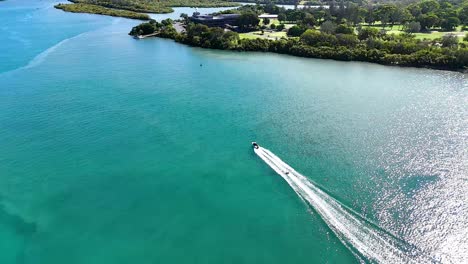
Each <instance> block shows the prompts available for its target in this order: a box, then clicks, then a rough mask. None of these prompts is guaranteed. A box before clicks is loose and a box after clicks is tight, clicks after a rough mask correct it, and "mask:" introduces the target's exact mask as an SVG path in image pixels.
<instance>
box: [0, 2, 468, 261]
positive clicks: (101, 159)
mask: <svg viewBox="0 0 468 264" xmlns="http://www.w3.org/2000/svg"><path fill="white" fill-rule="evenodd" d="M53 3H54V2H52V1H32V0H24V1H6V2H1V3H0V21H1V22H2V23H0V24H1V26H0V30H1V32H0V33H1V34H0V47H1V49H0V50H1V51H2V52H1V53H0V61H1V63H0V99H1V101H0V263H64V262H66V263H356V262H358V258H356V256H355V254H356V252H354V251H353V249H352V248H347V247H345V246H344V245H343V243H342V242H341V241H340V240H339V239H338V238H337V237H336V236H335V234H334V232H332V230H331V229H330V228H329V227H328V226H327V224H326V223H325V222H324V221H323V219H322V218H321V217H320V216H319V214H318V213H317V212H316V211H314V210H313V209H312V208H310V206H307V205H306V204H305V203H304V202H303V201H302V200H301V199H300V198H299V197H298V196H297V195H296V193H295V192H294V191H293V190H292V189H291V188H290V187H289V186H288V184H286V183H285V182H284V180H283V179H282V178H281V177H279V176H278V175H277V174H275V172H274V171H272V170H271V169H270V168H269V167H268V166H267V165H266V164H265V163H264V162H263V161H261V160H260V159H259V158H258V157H257V156H256V155H255V154H254V153H253V152H252V150H251V147H250V142H251V141H253V140H256V141H258V142H259V143H260V144H262V145H264V146H265V147H267V148H268V149H270V150H272V151H273V152H274V153H275V154H277V155H278V156H279V157H281V158H282V159H283V160H284V161H285V162H287V163H288V164H290V165H291V166H292V167H294V168H295V169H296V170H298V171H300V172H301V173H302V174H304V175H306V176H307V177H308V178H309V179H310V180H311V181H312V182H314V183H316V184H317V185H318V186H320V187H321V188H322V189H323V190H325V191H326V192H327V193H328V194H329V195H330V196H332V197H333V198H334V199H336V200H337V201H339V202H340V203H341V204H343V205H346V206H348V207H349V208H351V209H352V210H354V211H355V212H357V213H359V214H361V215H363V216H365V217H366V218H367V219H368V220H369V221H372V222H374V223H376V224H377V225H378V226H379V228H381V229H383V230H386V231H388V232H391V233H393V234H394V235H395V236H398V237H399V238H401V239H403V240H404V241H406V242H408V243H410V244H413V245H415V246H416V247H418V248H419V249H420V250H422V251H424V252H426V254H427V255H430V256H432V257H434V258H435V259H437V260H440V261H442V262H443V263H451V262H453V263H462V262H465V261H466V260H467V259H468V256H467V253H466V252H468V250H467V248H468V242H467V237H468V231H467V230H466V226H468V220H467V219H468V206H467V201H468V197H467V193H466V190H467V189H468V181H467V179H466V175H468V162H467V156H466V149H467V143H466V142H468V141H467V131H468V121H467V118H466V116H467V114H468V110H467V108H466V105H467V101H468V93H467V89H468V81H467V75H464V74H460V73H453V72H445V71H432V70H424V69H411V68H396V67H385V66H379V65H373V64H364V63H343V62H335V61H325V60H313V59H302V58H295V57H289V56H281V55H275V54H262V53H236V52H223V51H211V50H203V49H195V48H190V47H186V46H183V45H179V44H177V43H174V42H172V41H170V40H162V39H146V40H143V41H137V40H134V39H132V38H130V37H129V36H127V35H126V34H127V32H128V31H129V29H130V28H131V27H132V26H134V25H136V24H137V23H138V21H132V20H127V19H120V18H112V17H103V16H96V15H86V14H71V13H64V12H62V11H60V10H55V9H54V8H52V6H53ZM200 64H203V67H200ZM376 228H378V227H376ZM353 252H354V253H353Z"/></svg>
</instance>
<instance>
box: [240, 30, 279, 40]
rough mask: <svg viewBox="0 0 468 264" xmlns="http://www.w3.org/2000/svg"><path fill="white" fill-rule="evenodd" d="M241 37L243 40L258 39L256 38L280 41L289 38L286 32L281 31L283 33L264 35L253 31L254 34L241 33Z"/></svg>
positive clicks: (267, 33)
mask: <svg viewBox="0 0 468 264" xmlns="http://www.w3.org/2000/svg"><path fill="white" fill-rule="evenodd" d="M239 37H240V38H241V39H256V38H263V39H276V38H278V39H280V38H282V37H287V36H286V32H284V31H281V32H272V33H270V32H266V31H265V33H263V34H262V32H261V31H253V32H248V33H241V34H239Z"/></svg>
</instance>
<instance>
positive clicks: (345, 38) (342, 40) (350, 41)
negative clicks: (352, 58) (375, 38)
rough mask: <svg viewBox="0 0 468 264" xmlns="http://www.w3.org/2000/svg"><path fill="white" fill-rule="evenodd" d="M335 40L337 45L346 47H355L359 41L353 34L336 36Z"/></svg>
mask: <svg viewBox="0 0 468 264" xmlns="http://www.w3.org/2000/svg"><path fill="white" fill-rule="evenodd" d="M336 39H337V40H338V45H341V46H346V47H355V46H356V45H357V44H358V43H359V40H358V38H357V37H356V35H354V34H337V35H336Z"/></svg>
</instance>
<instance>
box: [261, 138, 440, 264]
mask: <svg viewBox="0 0 468 264" xmlns="http://www.w3.org/2000/svg"><path fill="white" fill-rule="evenodd" d="M254 151H255V153H256V154H257V155H258V156H259V157H260V158H261V159H262V160H263V161H265V163H267V164H268V165H269V166H270V167H271V168H272V169H273V170H275V171H276V172H277V173H278V174H279V175H280V176H281V177H283V179H284V180H286V182H287V183H288V184H289V185H290V186H291V187H292V188H293V189H294V191H295V192H296V193H297V194H298V195H299V196H300V197H301V198H302V199H303V200H304V201H305V202H307V203H308V204H309V205H310V206H311V207H312V208H313V209H314V210H315V211H316V212H317V213H318V214H319V215H320V216H321V217H322V219H323V220H324V221H325V223H326V224H327V225H328V226H329V228H330V229H331V230H332V231H333V232H334V233H335V234H336V236H337V237H338V238H339V239H340V240H341V242H342V243H343V244H344V245H345V246H346V247H347V248H349V249H350V250H351V251H352V252H353V254H355V255H356V257H358V258H359V259H360V260H361V261H362V262H365V261H370V262H377V263H436V262H437V261H436V260H434V259H432V258H429V257H427V256H425V255H424V254H423V253H422V252H421V251H420V250H418V249H417V248H416V247H414V246H411V245H409V244H407V243H405V242H404V241H402V240H400V239H398V238H396V237H394V236H392V235H391V234H390V233H388V232H386V231H384V230H382V229H380V228H378V227H377V226H376V225H374V224H372V223H371V222H369V221H368V220H366V219H365V218H364V217H362V216H359V215H358V214H357V213H356V212H353V211H352V210H351V209H350V208H347V207H345V206H344V205H342V204H341V203H339V202H338V201H337V200H335V199H334V198H332V197H331V196H330V195H328V194H327V193H325V192H324V191H322V190H321V189H319V188H318V187H317V186H315V185H314V184H313V183H312V182H310V181H309V180H308V179H307V178H306V177H305V176H303V175H301V174H300V173H298V172H297V171H295V170H294V169H293V168H291V167H290V166H289V165H288V164H286V163H285V162H283V161H282V160H281V159H280V158H278V157H277V156H276V155H275V154H273V153H272V152H271V151H269V150H268V149H265V148H262V147H258V148H254Z"/></svg>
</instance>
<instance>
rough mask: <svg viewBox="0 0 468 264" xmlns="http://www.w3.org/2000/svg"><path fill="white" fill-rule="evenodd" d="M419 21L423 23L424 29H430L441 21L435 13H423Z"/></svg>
mask: <svg viewBox="0 0 468 264" xmlns="http://www.w3.org/2000/svg"><path fill="white" fill-rule="evenodd" d="M417 21H418V22H419V23H420V24H421V28H422V29H424V30H428V29H429V28H431V27H433V26H435V25H437V24H438V23H439V17H437V16H436V15H435V14H422V15H420V16H419V17H418V19H417Z"/></svg>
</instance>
